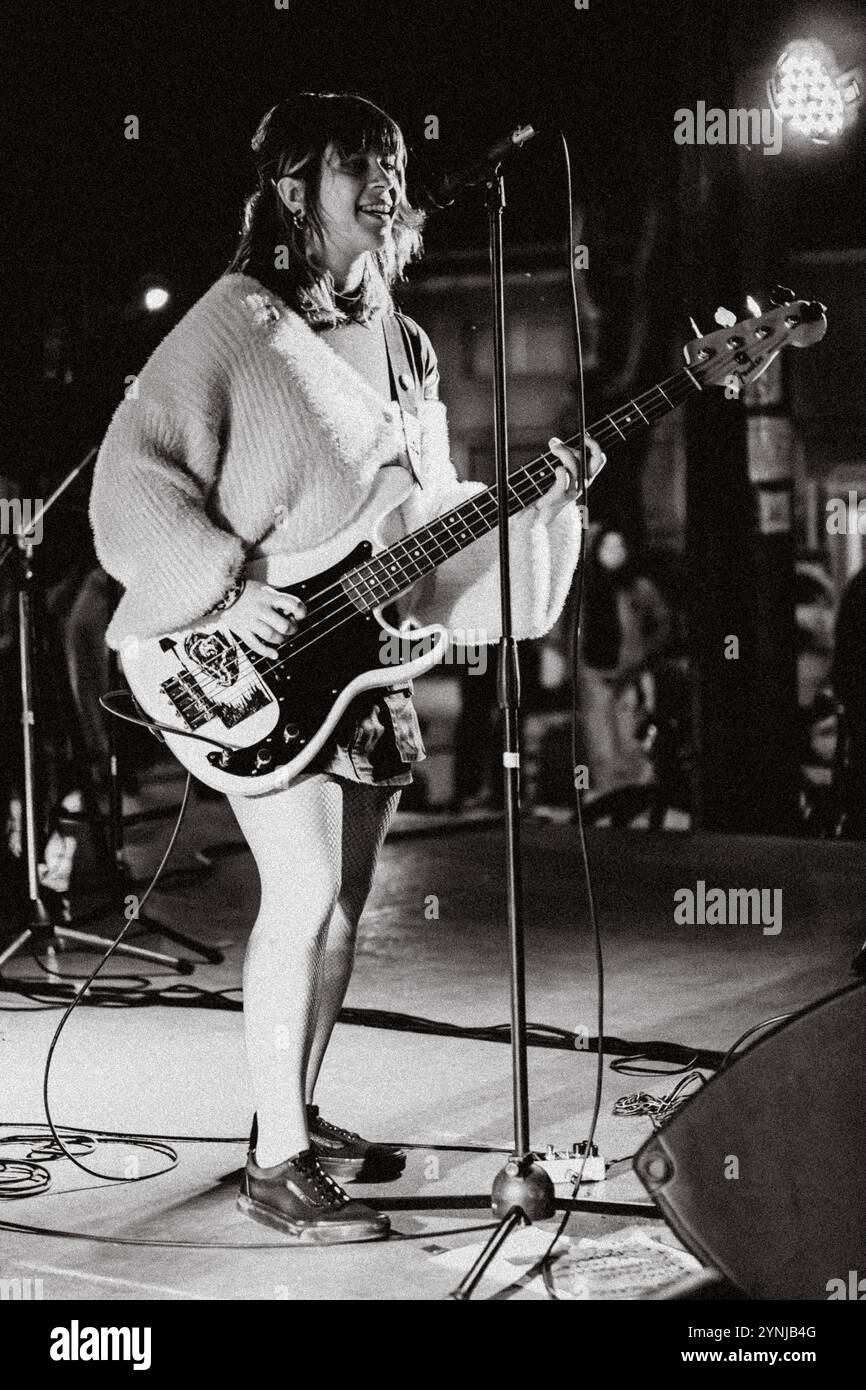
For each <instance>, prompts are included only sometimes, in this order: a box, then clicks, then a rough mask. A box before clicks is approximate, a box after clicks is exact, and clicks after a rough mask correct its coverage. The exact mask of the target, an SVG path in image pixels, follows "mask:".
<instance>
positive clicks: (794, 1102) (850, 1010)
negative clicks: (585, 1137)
mask: <svg viewBox="0 0 866 1390" xmlns="http://www.w3.org/2000/svg"><path fill="white" fill-rule="evenodd" d="M634 1167H635V1171H636V1172H637V1174H638V1177H639V1178H640V1179H641V1181H642V1182H643V1184H644V1186H645V1187H646V1188H647V1190H648V1192H649V1193H650V1196H651V1197H652V1198H653V1200H654V1202H655V1203H656V1205H657V1206H658V1207H659V1208H660V1210H661V1212H662V1215H663V1216H664V1217H665V1219H666V1221H667V1222H668V1223H669V1225H670V1226H672V1227H673V1229H674V1231H675V1232H676V1233H677V1235H678V1236H679V1238H680V1239H681V1240H682V1241H683V1243H684V1244H685V1245H686V1246H687V1247H688V1249H689V1250H691V1251H692V1253H693V1254H694V1255H696V1256H697V1257H698V1259H700V1260H701V1261H702V1262H703V1263H704V1265H710V1266H712V1267H714V1268H715V1269H716V1270H718V1271H719V1272H720V1273H721V1274H722V1275H724V1276H725V1278H726V1279H728V1280H729V1281H730V1282H731V1283H732V1284H734V1285H735V1286H736V1287H737V1288H738V1289H740V1290H741V1291H742V1292H743V1293H744V1294H745V1295H746V1296H747V1297H750V1298H761V1299H829V1298H831V1297H834V1296H835V1297H837V1298H857V1299H864V1300H866V986H864V985H855V986H853V987H852V988H850V989H846V990H843V991H841V992H839V993H838V994H834V995H831V996H829V997H828V998H826V999H822V1000H820V1001H819V1002H818V1003H817V1004H813V1005H810V1007H809V1008H807V1009H804V1010H803V1011H802V1012H801V1013H798V1014H797V1015H795V1016H794V1017H793V1018H791V1019H789V1020H788V1021H787V1022H786V1023H784V1024H783V1025H782V1026H781V1027H779V1028H777V1029H775V1030H774V1031H773V1032H772V1033H770V1034H768V1035H766V1036H765V1037H764V1038H762V1039H761V1040H760V1041H758V1042H757V1043H756V1044H755V1045H754V1046H752V1047H750V1048H749V1049H748V1050H747V1051H745V1052H744V1053H743V1054H742V1056H740V1057H739V1058H738V1059H737V1060H736V1061H735V1062H734V1063H733V1064H732V1065H731V1066H730V1067H728V1068H727V1069H726V1070H725V1071H723V1072H721V1073H719V1075H717V1076H715V1077H713V1079H712V1080H711V1081H709V1082H708V1083H707V1085H706V1086H704V1087H703V1088H702V1089H701V1090H700V1091H699V1092H698V1093H697V1095H696V1096H695V1098H694V1099H693V1100H691V1101H689V1102H688V1103H687V1104H685V1105H684V1106H683V1107H682V1109H680V1110H678V1111H676V1113H675V1114H674V1116H673V1117H672V1118H671V1120H670V1121H669V1122H668V1123H667V1124H665V1125H664V1126H662V1128H661V1129H659V1130H658V1131H657V1132H656V1133H655V1134H653V1136H652V1138H651V1139H649V1140H648V1141H647V1143H646V1144H644V1146H643V1148H642V1149H640V1150H639V1152H638V1153H637V1155H636V1156H635V1160H634ZM832 1281H835V1282H832Z"/></svg>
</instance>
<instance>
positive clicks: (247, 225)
mask: <svg viewBox="0 0 866 1390" xmlns="http://www.w3.org/2000/svg"><path fill="white" fill-rule="evenodd" d="M251 143H252V149H253V153H254V155H255V164H256V172H257V174H258V188H256V189H255V190H254V191H253V192H252V193H251V194H250V196H249V197H248V198H247V200H246V204H245V206H244V212H243V226H242V231H241V237H240V241H239V243H238V246H237V249H236V251H235V254H234V256H233V257H232V260H231V262H230V264H229V265H228V267H227V269H226V273H227V274H228V273H231V272H232V271H243V272H244V273H245V274H247V275H251V276H254V277H255V279H257V280H259V281H261V283H262V284H263V285H265V286H266V287H267V288H268V289H271V290H273V291H274V292H275V293H276V294H278V295H279V296H280V297H281V298H282V299H284V300H285V302H286V303H287V304H288V305H289V307H290V308H292V309H294V310H296V312H298V313H300V314H303V316H304V317H305V318H306V319H307V321H308V322H309V323H310V324H311V326H313V327H319V328H325V327H332V326H334V325H335V324H338V323H346V322H349V321H352V320H356V321H361V322H363V321H365V320H366V319H369V318H370V317H372V315H373V314H374V313H375V312H376V311H377V309H383V310H389V309H391V308H392V307H393V306H392V301H391V286H392V284H393V283H394V281H395V280H397V279H400V278H402V275H403V270H404V268H405V266H406V265H407V263H408V262H409V261H410V260H411V259H412V258H413V257H414V256H417V255H419V254H420V251H421V227H422V226H423V223H424V214H423V213H422V212H419V211H417V210H416V209H414V208H413V207H411V205H410V204H409V202H408V200H407V198H406V184H405V170H406V145H405V142H404V140H403V134H402V132H401V130H400V127H399V126H398V125H397V123H396V122H395V121H393V120H392V119H391V117H390V116H388V115H387V114H386V113H385V112H384V111H382V110H381V108H380V107H378V106H374V105H373V103H372V102H371V101H367V100H365V98H364V97H359V96H353V95H351V94H349V93H333V92H301V93H299V94H298V95H296V96H293V97H289V98H287V99H286V100H285V101H280V102H278V103H277V105H276V106H272V107H271V109H270V111H268V112H267V113H266V114H265V115H264V116H263V117H262V119H261V121H260V123H259V127H258V130H257V131H256V133H255V135H254V136H253V139H252V142H251ZM331 145H332V146H333V147H334V149H335V151H336V153H337V155H338V156H339V157H340V158H341V159H352V158H353V157H354V156H356V155H358V154H362V153H364V154H365V153H367V152H368V151H370V150H377V151H381V152H382V153H383V154H385V155H389V156H391V157H392V158H394V159H395V160H396V163H397V171H398V173H399V179H400V183H399V192H398V200H397V208H396V211H395V215H394V222H393V230H392V236H391V238H390V239H389V243H388V246H387V247H386V248H384V249H383V250H381V251H376V252H370V253H368V256H367V267H366V270H365V274H364V281H363V285H362V289H361V292H360V294H359V295H358V296H357V302H356V304H353V306H352V307H351V308H350V307H348V306H345V307H344V306H343V305H340V304H338V303H337V300H336V297H335V287H334V280H333V276H332V275H331V274H330V272H329V271H328V270H326V269H325V268H324V267H323V266H321V265H318V264H317V263H316V261H315V260H314V258H313V256H312V254H311V247H310V240H311V238H310V235H309V233H310V232H313V233H318V234H319V235H320V236H321V234H322V224H321V221H320V218H319V189H320V185H321V170H322V157H323V155H324V154H325V151H326V150H327V149H328V147H329V146H331ZM286 174H290V175H292V176H293V177H296V178H301V179H303V180H304V182H305V185H306V199H305V208H304V212H305V224H306V225H304V226H302V227H300V228H299V227H296V226H295V224H294V222H293V220H292V218H291V216H290V214H289V211H288V208H287V207H286V206H285V204H284V202H283V200H282V198H281V197H280V195H279V192H278V191H277V187H276V185H277V183H278V182H279V180H280V179H281V178H282V177H283V176H284V175H286ZM308 229H309V230H308ZM280 259H282V260H283V261H284V262H285V264H279V261H280Z"/></svg>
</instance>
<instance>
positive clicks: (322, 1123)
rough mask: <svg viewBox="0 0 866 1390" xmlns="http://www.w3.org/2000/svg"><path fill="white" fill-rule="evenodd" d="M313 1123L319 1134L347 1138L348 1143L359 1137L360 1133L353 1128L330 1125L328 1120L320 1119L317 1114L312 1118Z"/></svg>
mask: <svg viewBox="0 0 866 1390" xmlns="http://www.w3.org/2000/svg"><path fill="white" fill-rule="evenodd" d="M313 1125H314V1127H315V1129H317V1130H318V1131H319V1133H320V1134H321V1133H325V1134H331V1135H333V1136H334V1137H335V1138H337V1139H348V1140H349V1142H350V1143H353V1142H354V1141H355V1140H360V1138H361V1136H360V1134H355V1133H354V1131H353V1130H351V1129H341V1128H340V1126H339V1125H332V1124H331V1122H330V1120H322V1119H319V1117H318V1116H316V1118H315V1119H314V1120H313Z"/></svg>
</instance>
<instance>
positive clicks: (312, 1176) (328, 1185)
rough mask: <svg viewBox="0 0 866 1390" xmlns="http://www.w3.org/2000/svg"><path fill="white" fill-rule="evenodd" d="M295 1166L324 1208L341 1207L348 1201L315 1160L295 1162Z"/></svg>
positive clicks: (337, 1184) (328, 1174) (336, 1183)
mask: <svg viewBox="0 0 866 1390" xmlns="http://www.w3.org/2000/svg"><path fill="white" fill-rule="evenodd" d="M295 1166H296V1167H297V1168H298V1169H299V1171H300V1172H301V1173H303V1175H304V1177H305V1178H306V1179H307V1180H308V1181H309V1183H310V1184H311V1186H312V1188H313V1190H314V1191H315V1193H316V1195H317V1196H319V1197H321V1198H322V1200H323V1201H324V1203H325V1205H326V1206H329V1207H335V1206H336V1207H343V1206H345V1205H346V1202H347V1201H348V1200H349V1199H348V1197H347V1196H346V1194H345V1192H344V1191H343V1189H342V1187H341V1186H340V1184H339V1183H338V1182H335V1181H334V1179H333V1178H332V1177H331V1175H330V1173H326V1172H325V1170H324V1168H322V1167H321V1165H320V1164H319V1160H318V1159H317V1158H315V1157H314V1156H313V1157H310V1158H306V1159H302V1160H296V1161H295Z"/></svg>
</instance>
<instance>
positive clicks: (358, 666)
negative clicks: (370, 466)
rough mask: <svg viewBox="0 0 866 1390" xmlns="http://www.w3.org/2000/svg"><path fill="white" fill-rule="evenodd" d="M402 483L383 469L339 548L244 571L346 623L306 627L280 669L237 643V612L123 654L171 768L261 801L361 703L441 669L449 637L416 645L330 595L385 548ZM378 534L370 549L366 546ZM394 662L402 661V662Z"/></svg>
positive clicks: (425, 635)
mask: <svg viewBox="0 0 866 1390" xmlns="http://www.w3.org/2000/svg"><path fill="white" fill-rule="evenodd" d="M397 474H402V477H397V476H395V475H397ZM404 480H405V482H404ZM405 484H409V486H411V480H410V479H409V477H408V474H404V473H403V470H397V469H387V470H383V480H382V485H381V486H379V487H377V489H374V495H373V497H372V498H371V502H370V504H369V506H368V507H367V508H365V509H364V512H363V514H362V515H361V516H360V517H359V518H358V520H357V521H356V523H355V525H354V526H353V527H351V528H350V529H349V530H347V531H346V532H344V533H343V534H342V535H341V536H340V537H338V538H336V539H335V540H333V541H332V542H330V543H328V544H327V545H325V546H322V547H319V548H318V549H317V550H315V551H309V552H306V553H302V554H295V555H291V556H285V555H276V554H275V555H272V556H269V557H267V558H262V559H259V560H254V561H253V562H251V563H250V564H249V565H248V566H247V570H246V573H247V575H248V577H250V578H254V579H260V580H264V581H265V582H266V583H268V584H272V585H273V587H274V588H279V589H282V590H284V591H285V592H288V593H292V594H294V595H296V596H297V597H298V598H300V599H301V601H302V602H303V603H304V604H305V605H306V606H307V608H308V609H315V608H316V599H317V596H318V598H319V605H320V606H321V605H322V603H323V602H324V604H325V607H324V611H325V612H332V611H333V610H334V609H338V620H334V619H331V620H330V621H322V620H321V619H317V620H313V621H314V625H311V623H308V624H307V627H306V628H305V623H304V622H303V621H302V622H301V624H300V625H299V629H298V633H297V634H296V636H295V639H294V641H290V642H289V643H287V645H286V646H285V647H284V648H283V649H282V650H280V651H275V654H274V656H273V658H269V657H268V658H266V657H262V656H259V655H258V654H257V653H255V652H252V651H251V650H250V649H248V648H247V647H246V646H245V645H244V643H243V642H241V641H239V639H238V638H236V637H235V636H234V634H233V633H232V631H231V628H230V625H229V622H230V617H231V610H228V611H227V612H226V613H225V614H223V615H221V619H222V620H221V621H215V620H211V621H210V622H205V623H200V624H198V625H197V626H196V627H194V628H187V629H184V630H182V631H179V632H172V633H168V634H166V635H165V636H163V637H157V638H152V639H147V640H143V641H139V642H132V643H127V644H126V646H125V648H124V652H123V656H122V664H123V672H124V675H125V676H126V679H127V681H128V682H129V686H130V689H131V690H132V693H133V695H134V696H135V699H136V701H137V703H138V704H139V705H140V707H141V709H142V710H143V711H144V713H145V715H146V716H147V717H148V718H149V719H152V720H154V721H155V722H158V723H159V724H160V725H161V726H162V729H161V732H162V734H163V737H164V738H165V741H166V744H167V746H168V747H169V749H170V750H171V752H172V753H173V754H174V755H175V757H176V758H177V759H178V760H179V761H180V762H181V763H182V764H183V765H184V767H186V768H187V769H188V770H189V771H190V772H192V773H193V775H194V776H196V777H198V778H199V780H200V781H202V782H204V783H205V784H206V785H207V786H210V787H213V788H214V789H215V790H216V791H220V792H225V793H226V794H227V795H229V796H261V795H263V794H264V793H267V792H272V791H276V790H279V789H280V788H281V787H284V786H287V785H288V784H289V783H290V782H291V781H292V780H293V779H294V778H295V777H297V776H298V775H299V774H300V773H302V772H303V771H304V770H305V769H307V768H308V767H309V765H310V763H312V762H313V760H314V759H315V757H316V756H317V754H318V753H319V752H320V750H321V749H322V748H323V747H324V745H325V744H326V743H327V741H328V739H329V738H330V736H331V734H332V733H333V731H334V729H335V728H336V726H337V724H338V723H339V721H340V718H341V717H342V715H343V713H344V712H345V710H346V708H347V707H348V706H349V705H350V704H351V702H352V700H354V699H355V698H356V697H357V696H358V695H361V694H363V693H364V692H365V691H369V690H374V689H380V688H387V687H388V686H392V685H396V684H399V683H401V682H405V681H407V680H411V679H413V678H414V677H416V676H420V675H423V674H424V672H425V671H429V670H430V669H431V667H433V666H435V665H436V664H437V663H438V662H439V661H441V660H442V657H443V656H444V655H445V652H446V651H447V648H448V645H449V636H448V633H447V631H446V629H445V628H442V627H438V626H433V627H428V628H415V629H413V630H412V632H411V636H410V635H409V634H408V633H407V632H405V631H404V632H400V631H398V630H397V629H396V628H394V627H392V626H391V625H390V624H389V623H388V622H387V621H386V620H385V619H384V618H383V616H382V612H381V608H376V609H374V610H373V611H371V612H366V613H365V612H360V611H355V610H354V609H353V608H352V607H351V605H350V604H349V602H348V600H346V599H345V598H344V597H343V595H342V592H341V591H340V590H339V589H338V588H337V589H334V588H333V586H334V585H338V584H339V581H340V579H341V577H342V576H343V575H345V574H346V573H347V572H348V571H349V570H351V569H353V568H354V567H355V566H357V565H358V564H359V563H362V562H363V561H365V560H367V559H369V557H370V556H371V555H373V554H375V553H377V551H378V550H379V549H380V548H381V533H380V528H379V519H380V518H381V515H382V512H383V509H384V511H385V512H386V513H387V512H392V511H393V500H394V496H399V494H400V492H401V491H403V492H405ZM395 488H396V492H395ZM389 494H390V496H389ZM370 526H372V529H373V532H374V539H373V540H370V539H359V535H360V534H361V532H362V531H363V530H364V529H365V528H366V527H370ZM368 534H369V533H368ZM335 556H338V557H339V558H335ZM326 590H331V593H332V594H333V595H336V597H335V598H332V600H331V601H330V602H328V601H327V600H324V601H323V599H322V597H321V596H322V595H323V594H324V591H326ZM312 638H315V640H311V639H312ZM295 649H296V650H295ZM395 652H396V653H397V654H398V655H399V656H400V658H406V659H405V660H401V661H399V662H394V661H393V654H394V653H395ZM169 729H177V730H178V733H177V734H175V733H172V732H169ZM189 734H195V735H197V737H196V738H190V737H188V736H185V735H189Z"/></svg>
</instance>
